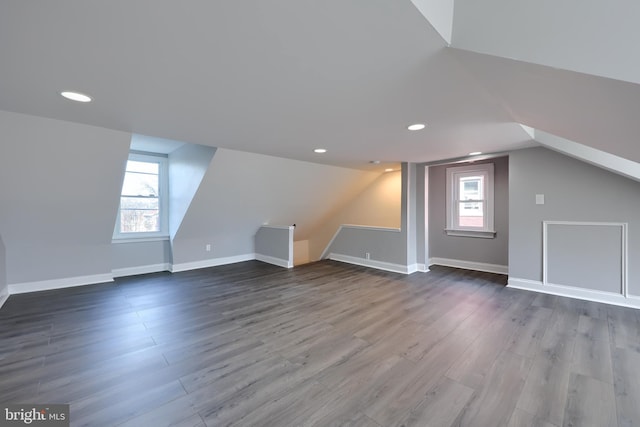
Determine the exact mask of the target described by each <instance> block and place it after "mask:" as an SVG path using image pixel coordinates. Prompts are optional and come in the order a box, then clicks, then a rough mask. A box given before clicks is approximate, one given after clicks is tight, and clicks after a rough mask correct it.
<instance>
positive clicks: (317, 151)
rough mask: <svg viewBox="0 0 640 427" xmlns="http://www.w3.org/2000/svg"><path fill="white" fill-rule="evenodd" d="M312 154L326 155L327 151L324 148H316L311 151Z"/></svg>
mask: <svg viewBox="0 0 640 427" xmlns="http://www.w3.org/2000/svg"><path fill="white" fill-rule="evenodd" d="M313 152H314V153H318V154H322V153H326V152H327V149H326V148H316V149H315V150H313Z"/></svg>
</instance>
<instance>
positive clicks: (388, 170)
mask: <svg viewBox="0 0 640 427" xmlns="http://www.w3.org/2000/svg"><path fill="white" fill-rule="evenodd" d="M384 171H385V172H393V169H391V168H387V169H385V170H384Z"/></svg>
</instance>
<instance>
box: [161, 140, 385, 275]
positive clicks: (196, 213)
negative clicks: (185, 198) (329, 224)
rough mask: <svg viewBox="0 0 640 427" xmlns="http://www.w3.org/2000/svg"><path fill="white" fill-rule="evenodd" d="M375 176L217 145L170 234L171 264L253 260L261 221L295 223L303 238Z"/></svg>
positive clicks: (185, 264) (195, 265)
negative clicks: (198, 183)
mask: <svg viewBox="0 0 640 427" xmlns="http://www.w3.org/2000/svg"><path fill="white" fill-rule="evenodd" d="M376 177H377V174H374V173H371V172H365V171H359V170H353V169H345V168H339V167H334V166H326V165H320V164H315V163H308V162H301V161H296V160H289V159H283V158H278V157H271V156H265V155H260V154H252V153H245V152H241V151H234V150H227V149H221V148H219V149H218V150H217V151H216V154H215V156H214V158H213V160H212V161H211V164H210V166H209V168H208V170H207V172H206V174H205V176H204V178H203V180H202V183H201V184H200V187H199V189H198V191H197V193H196V195H195V197H194V198H193V201H192V202H191V205H190V207H189V209H188V211H187V212H186V214H185V216H184V219H183V221H182V225H181V226H180V228H179V230H178V231H177V233H176V235H175V237H174V238H173V263H174V268H175V267H176V266H177V269H178V270H179V269H183V268H187V267H189V268H195V267H197V266H207V265H215V263H216V262H218V260H224V261H225V262H228V261H233V260H243V259H252V258H253V257H254V254H255V248H254V235H255V233H256V230H257V229H258V228H259V227H260V226H261V225H263V224H275V225H292V224H296V225H297V227H296V231H295V234H296V237H295V238H296V239H297V240H305V239H306V238H308V236H309V234H311V232H312V231H313V230H315V229H316V228H317V227H318V226H319V225H320V224H321V221H322V219H323V218H324V217H325V216H326V215H327V214H328V213H329V212H332V211H334V210H336V209H337V208H338V207H339V206H342V205H344V204H345V203H346V201H347V200H349V199H351V198H352V197H354V196H355V195H356V194H358V193H359V192H360V191H362V189H364V188H365V187H366V186H367V185H368V184H369V183H371V182H372V181H373V180H374V179H375V178H376ZM329 238H330V237H329ZM207 244H210V245H211V250H210V251H207V250H206V245H207Z"/></svg>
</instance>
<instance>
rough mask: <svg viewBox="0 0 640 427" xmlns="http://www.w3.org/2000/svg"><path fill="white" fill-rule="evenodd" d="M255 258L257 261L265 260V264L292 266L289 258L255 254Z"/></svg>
mask: <svg viewBox="0 0 640 427" xmlns="http://www.w3.org/2000/svg"><path fill="white" fill-rule="evenodd" d="M256 259H257V260H258V261H262V262H266V263H267V264H273V265H277V266H279V267H284V268H292V267H293V263H292V262H290V261H289V260H286V259H282V258H276V257H272V256H269V255H262V254H256Z"/></svg>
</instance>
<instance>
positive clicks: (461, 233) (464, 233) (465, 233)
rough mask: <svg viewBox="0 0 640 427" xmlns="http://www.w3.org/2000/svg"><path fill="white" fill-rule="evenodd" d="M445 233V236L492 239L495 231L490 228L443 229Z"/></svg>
mask: <svg viewBox="0 0 640 427" xmlns="http://www.w3.org/2000/svg"><path fill="white" fill-rule="evenodd" d="M444 231H445V232H446V233H447V236H458V237H475V238H480V239H493V238H495V237H496V232H495V231H492V230H488V231H475V230H455V229H453V230H448V229H445V230H444Z"/></svg>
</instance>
